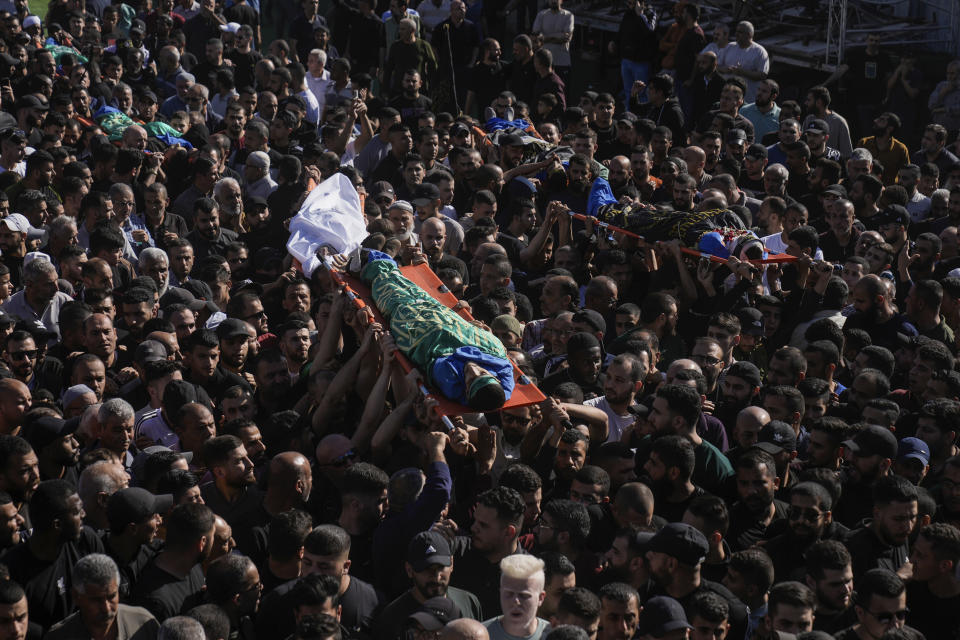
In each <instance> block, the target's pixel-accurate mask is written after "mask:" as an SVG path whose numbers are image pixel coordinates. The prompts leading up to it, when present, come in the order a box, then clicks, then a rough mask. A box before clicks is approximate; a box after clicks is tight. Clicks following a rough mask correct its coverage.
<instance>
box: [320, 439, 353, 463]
mask: <svg viewBox="0 0 960 640" xmlns="http://www.w3.org/2000/svg"><path fill="white" fill-rule="evenodd" d="M352 447H353V443H352V442H350V438H348V437H346V436H344V435H342V434H339V433H334V434H331V435H329V436H326V437H324V438H323V440H321V441H320V444H318V445H317V452H316V456H317V462H319V463H320V464H321V465H327V464H330V463H331V462H333V461H334V460H336V459H337V458H339V457H340V456H342V455H343V454H345V453H347V452H348V451H350V449H351V448H352Z"/></svg>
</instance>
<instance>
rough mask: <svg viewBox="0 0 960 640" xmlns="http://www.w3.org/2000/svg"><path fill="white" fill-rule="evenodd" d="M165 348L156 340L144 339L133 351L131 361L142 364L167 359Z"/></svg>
mask: <svg viewBox="0 0 960 640" xmlns="http://www.w3.org/2000/svg"><path fill="white" fill-rule="evenodd" d="M167 355H168V354H167V348H166V347H165V346H163V343H162V342H160V341H158V340H144V341H143V342H141V343H140V344H138V345H137V348H136V350H135V351H134V352H133V361H134V362H136V363H138V364H141V365H144V364H147V363H148V362H161V361H163V360H166V359H167Z"/></svg>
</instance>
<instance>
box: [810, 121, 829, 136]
mask: <svg viewBox="0 0 960 640" xmlns="http://www.w3.org/2000/svg"><path fill="white" fill-rule="evenodd" d="M804 131H816V132H817V133H819V134H820V135H822V136H825V135H827V134H828V133H830V125H828V124H827V123H826V121H825V120H821V119H820V118H814V119H813V120H811V121H810V122H808V123H807V126H806V127H804Z"/></svg>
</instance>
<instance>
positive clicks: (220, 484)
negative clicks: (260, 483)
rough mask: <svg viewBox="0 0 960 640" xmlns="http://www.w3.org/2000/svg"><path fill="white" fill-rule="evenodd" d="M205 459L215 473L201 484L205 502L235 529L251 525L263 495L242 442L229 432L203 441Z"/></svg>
mask: <svg viewBox="0 0 960 640" xmlns="http://www.w3.org/2000/svg"><path fill="white" fill-rule="evenodd" d="M203 461H204V463H206V465H207V468H208V469H209V470H210V473H211V474H212V475H213V481H212V482H208V483H206V484H204V485H203V486H201V487H200V494H201V495H202V496H203V501H204V503H205V504H206V505H208V506H209V507H210V508H211V509H213V512H214V513H216V514H217V515H218V516H220V517H221V518H223V519H224V520H226V521H227V523H228V524H229V525H230V527H231V528H233V529H234V530H235V531H239V530H241V529H244V528H247V527H252V526H253V525H254V524H255V523H254V516H255V514H257V513H258V512H259V507H260V503H261V502H262V500H263V498H262V495H261V493H260V491H259V490H258V489H257V488H256V486H255V485H256V482H257V479H256V477H255V476H254V475H253V462H251V461H250V458H249V457H248V456H247V449H246V447H244V446H243V442H242V441H241V440H240V438H238V437H236V436H230V435H224V436H217V437H215V438H211V439H209V440H207V441H206V442H205V443H204V444H203Z"/></svg>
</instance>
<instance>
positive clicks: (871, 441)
mask: <svg viewBox="0 0 960 640" xmlns="http://www.w3.org/2000/svg"><path fill="white" fill-rule="evenodd" d="M843 446H844V447H845V448H847V449H849V450H850V451H852V452H853V453H855V454H856V455H858V456H864V457H865V456H882V457H884V458H890V459H891V460H896V459H897V448H898V445H897V437H896V436H895V435H893V432H892V431H890V429H887V428H886V427H881V426H879V425H875V424H868V425H866V426H865V427H864V428H863V429H861V430H860V431H857V433H856V435H854V436H853V438H851V439H850V440H844V442H843Z"/></svg>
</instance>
